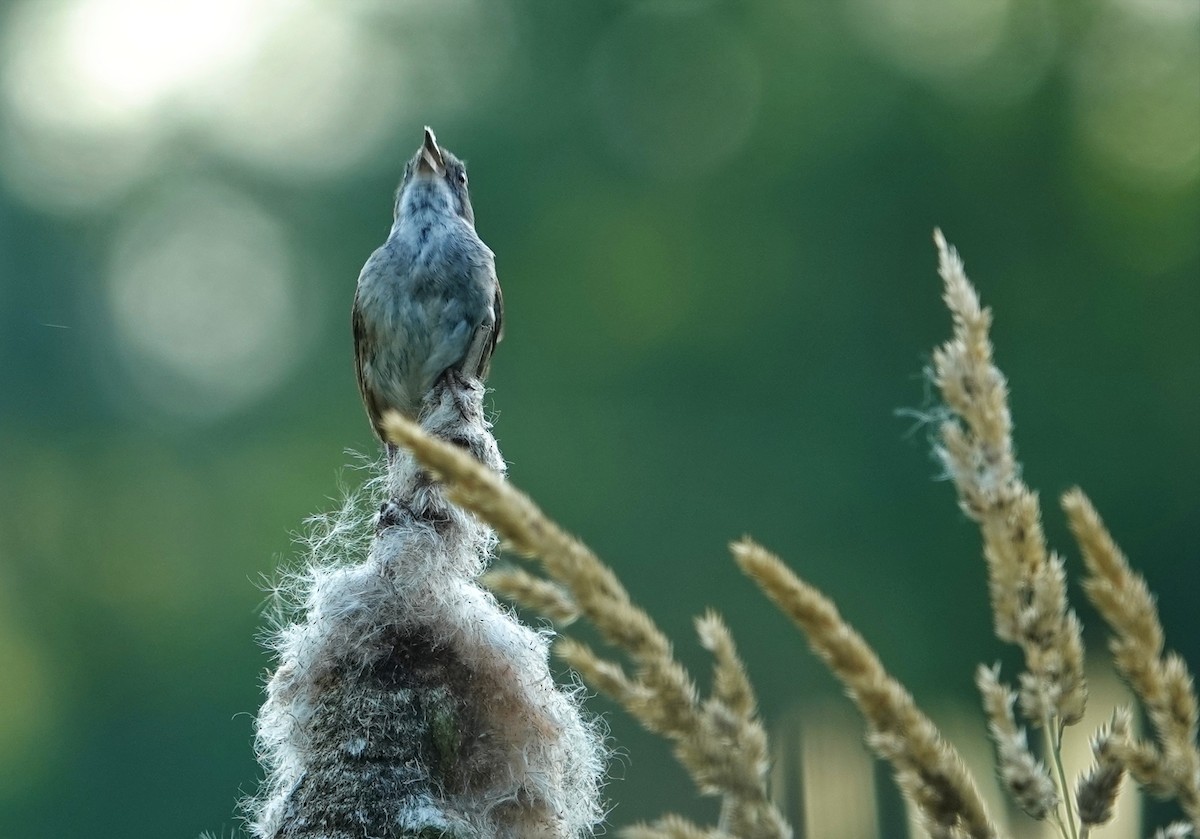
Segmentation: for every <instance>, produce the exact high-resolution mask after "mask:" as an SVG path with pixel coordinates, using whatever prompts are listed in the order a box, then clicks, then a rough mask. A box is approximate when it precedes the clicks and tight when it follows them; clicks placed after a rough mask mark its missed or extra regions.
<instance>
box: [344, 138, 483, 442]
mask: <svg viewBox="0 0 1200 839" xmlns="http://www.w3.org/2000/svg"><path fill="white" fill-rule="evenodd" d="M503 315H504V298H503V297H501V295H500V283H499V281H497V279H496V263H495V255H494V254H493V253H492V251H491V249H489V248H488V246H487V245H485V244H484V243H483V241H482V240H481V239H480V238H479V235H478V234H477V233H476V232H475V213H474V211H473V210H472V209H471V199H470V196H468V195H467V170H466V167H465V166H464V165H463V162H462V161H461V160H459V159H458V158H457V157H455V156H454V155H453V154H451V153H450V152H449V151H447V150H446V149H444V148H441V147H439V146H438V143H437V138H435V137H434V136H433V131H432V130H430V129H429V128H428V127H426V128H425V140H424V142H423V143H422V144H421V147H420V148H419V149H418V150H417V153H416V154H415V155H413V157H412V159H411V160H410V161H408V164H407V165H406V166H405V167H404V177H403V179H401V181H400V188H399V189H397V190H396V206H395V212H394V220H393V221H392V229H391V232H390V233H388V237H387V241H386V242H384V243H383V244H382V245H381V246H380V247H379V248H378V249H377V250H376V251H375V252H374V253H373V254H371V257H370V259H368V260H367V263H366V265H364V266H363V269H362V273H360V274H359V276H358V288H357V290H356V291H355V293H354V308H353V310H352V311H351V322H352V325H353V328H354V363H355V367H356V368H357V372H358V388H359V391H360V392H361V393H362V398H363V404H364V405H366V408H367V416H368V417H369V418H370V420H371V425H372V427H373V428H374V429H375V433H376V434H377V435H378V436H379V438H380V439H381V440H384V437H383V432H382V430H381V427H380V419H381V417H382V415H383V414H384V412H386V411H388V410H396V411H399V412H400V413H401V414H403V415H405V416H406V417H409V418H411V419H413V420H416V419H417V418H418V415H419V413H420V411H421V403H422V400H424V398H425V396H426V394H428V393H429V391H430V390H431V389H432V388H433V386H434V384H436V383H437V381H438V380H439V379H440V378H441V377H442V376H445V375H447V374H458V375H461V376H463V377H467V378H475V379H479V380H482V379H484V378H485V377H486V376H487V373H488V367H489V365H490V363H491V360H492V352H493V351H495V349H496V343H497V342H498V341H499V340H500V337H501V335H502V334H503V329H502V323H503ZM384 442H385V443H386V440H384ZM388 454H389V458H390V456H391V455H392V454H394V452H393V449H392V447H391V445H390V444H389V445H388Z"/></svg>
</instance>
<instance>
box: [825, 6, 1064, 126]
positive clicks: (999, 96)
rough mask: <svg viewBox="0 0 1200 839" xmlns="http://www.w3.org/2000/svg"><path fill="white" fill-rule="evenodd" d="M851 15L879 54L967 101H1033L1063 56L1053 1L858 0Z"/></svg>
mask: <svg viewBox="0 0 1200 839" xmlns="http://www.w3.org/2000/svg"><path fill="white" fill-rule="evenodd" d="M847 8H848V10H849V11H850V20H851V23H852V25H853V28H854V29H855V31H857V33H858V34H859V36H860V37H861V38H862V40H863V41H864V42H865V43H866V44H867V45H868V46H869V47H870V49H871V51H872V53H873V54H875V55H878V56H879V57H880V58H882V59H884V60H886V61H887V62H889V63H890V64H891V65H892V66H894V67H895V68H896V69H897V70H899V71H900V72H902V73H904V74H905V75H907V76H909V77H910V78H913V79H916V80H918V81H921V82H923V83H925V84H928V85H930V86H932V87H934V88H936V89H937V90H939V91H940V92H942V93H944V94H946V95H948V96H952V97H954V98H955V99H957V100H960V101H963V102H968V103H978V104H980V105H997V104H1006V103H1011V102H1015V101H1020V100H1022V99H1025V98H1027V97H1028V96H1029V95H1031V94H1032V93H1033V91H1034V90H1035V89H1036V88H1037V85H1038V84H1039V83H1040V82H1041V81H1042V79H1043V78H1044V77H1045V75H1046V73H1047V72H1048V70H1049V69H1050V67H1051V65H1052V63H1053V58H1054V56H1055V52H1056V46H1057V31H1056V25H1055V14H1054V10H1053V9H1052V8H1051V7H1049V5H1048V4H1047V3H1046V2H1045V0H1028V2H1021V3H1016V2H1013V0H956V2H955V1H952V2H946V0H852V2H850V3H849V4H848V5H847Z"/></svg>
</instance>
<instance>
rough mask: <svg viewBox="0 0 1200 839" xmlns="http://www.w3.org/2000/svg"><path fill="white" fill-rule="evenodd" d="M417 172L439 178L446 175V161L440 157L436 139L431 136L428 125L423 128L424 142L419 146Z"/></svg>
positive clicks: (431, 131) (430, 129)
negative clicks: (419, 154) (419, 153)
mask: <svg viewBox="0 0 1200 839" xmlns="http://www.w3.org/2000/svg"><path fill="white" fill-rule="evenodd" d="M417 171H418V172H427V173H429V174H431V175H437V176H439V177H440V176H442V175H444V174H446V161H445V159H444V158H443V157H442V150H441V149H439V148H438V144H437V137H435V136H433V129H432V128H430V127H429V126H428V125H427V126H425V142H424V143H423V144H422V145H421V156H420V157H418V158H417Z"/></svg>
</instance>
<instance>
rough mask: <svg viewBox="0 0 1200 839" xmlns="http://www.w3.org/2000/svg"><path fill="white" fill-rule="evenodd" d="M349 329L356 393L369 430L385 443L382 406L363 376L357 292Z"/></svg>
mask: <svg viewBox="0 0 1200 839" xmlns="http://www.w3.org/2000/svg"><path fill="white" fill-rule="evenodd" d="M350 328H351V331H353V333H354V374H355V376H356V378H357V379H358V393H359V395H360V396H362V401H363V407H364V408H366V409H367V419H369V420H370V421H371V428H372V429H374V431H375V436H377V437H378V438H379V439H380V440H383V441H384V442H387V441H386V440H384V437H383V432H382V431H381V430H380V427H379V420H380V417H381V416H382V415H383V410H384V406H383V405H382V404H381V403H380V401H379V399H378V397H377V396H376V395H375V392H374V391H373V390H372V389H371V387H370V385H369V384H368V383H367V379H366V376H364V375H363V365H364V364H365V363H366V360H367V343H368V337H367V325H366V323H364V322H363V317H362V312H360V311H359V308H358V292H357V291H355V292H354V305H353V306H352V307H351V309H350Z"/></svg>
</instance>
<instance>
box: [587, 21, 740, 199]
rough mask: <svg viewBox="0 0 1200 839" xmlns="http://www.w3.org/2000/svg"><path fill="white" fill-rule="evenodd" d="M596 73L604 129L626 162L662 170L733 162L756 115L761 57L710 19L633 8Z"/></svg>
mask: <svg viewBox="0 0 1200 839" xmlns="http://www.w3.org/2000/svg"><path fill="white" fill-rule="evenodd" d="M592 70H593V90H594V95H595V103H596V108H597V111H598V115H599V118H600V123H601V128H602V130H603V132H604V136H605V137H606V138H607V139H608V141H609V143H610V144H611V146H612V147H613V148H614V149H615V150H616V151H617V153H618V154H619V155H620V156H621V158H622V160H623V161H625V162H627V163H629V164H631V165H632V167H633V168H635V169H639V170H641V171H645V172H649V173H651V174H654V175H657V176H660V177H664V178H677V177H696V176H699V175H703V174H704V173H706V172H708V171H710V170H712V169H714V168H715V167H717V166H719V165H721V164H723V163H726V162H727V161H728V160H729V159H730V158H732V157H733V156H734V155H735V154H736V153H737V152H738V150H739V149H741V148H742V147H743V145H744V144H745V141H746V139H747V137H748V136H749V134H750V131H751V129H752V128H753V126H754V120H755V117H756V115H757V113H758V106H759V100H760V97H761V77H760V70H759V64H758V59H757V57H756V55H755V54H754V52H753V50H752V49H751V48H750V46H749V44H748V43H747V42H746V41H745V39H744V38H742V37H741V36H740V35H739V34H738V33H737V32H735V31H734V30H732V29H730V28H728V27H718V26H717V25H716V24H714V23H713V22H711V21H710V20H708V19H706V18H704V17H699V16H689V15H681V14H663V13H661V12H651V11H645V10H639V11H635V12H633V13H631V14H629V15H627V16H626V17H624V18H623V19H621V20H620V21H618V22H617V23H616V24H615V25H614V26H613V27H612V29H610V30H609V32H608V33H606V35H605V37H604V38H603V39H602V40H601V41H600V43H599V44H598V46H597V47H596V52H595V55H594V59H593V68H592Z"/></svg>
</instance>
